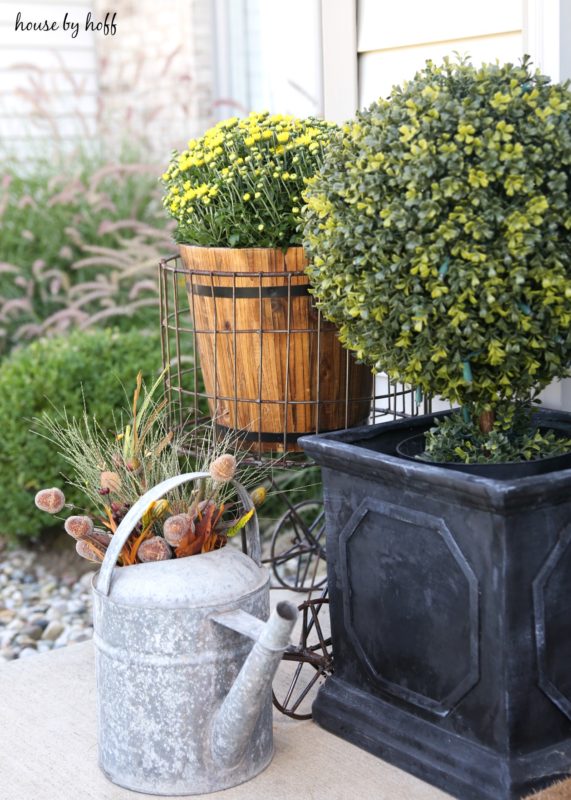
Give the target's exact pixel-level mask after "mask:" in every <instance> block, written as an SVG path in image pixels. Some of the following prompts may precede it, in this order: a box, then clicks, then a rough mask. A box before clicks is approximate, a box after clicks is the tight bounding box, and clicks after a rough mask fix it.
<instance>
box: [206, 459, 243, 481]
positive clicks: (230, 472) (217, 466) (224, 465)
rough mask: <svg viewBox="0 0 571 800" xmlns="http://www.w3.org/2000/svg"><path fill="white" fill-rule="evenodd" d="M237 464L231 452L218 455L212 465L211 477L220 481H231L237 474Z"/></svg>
mask: <svg viewBox="0 0 571 800" xmlns="http://www.w3.org/2000/svg"><path fill="white" fill-rule="evenodd" d="M237 466H238V465H237V463H236V459H235V458H234V456H232V455H230V453H224V455H222V456H218V458H217V459H215V460H214V461H213V462H212V464H211V465H210V469H209V472H210V477H211V478H212V480H213V481H217V482H218V483H226V481H231V480H232V478H233V477H234V475H235V474H236V467H237Z"/></svg>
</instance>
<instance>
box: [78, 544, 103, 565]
mask: <svg viewBox="0 0 571 800" xmlns="http://www.w3.org/2000/svg"><path fill="white" fill-rule="evenodd" d="M75 550H76V552H77V554H78V555H80V556H81V557H82V558H86V559H87V560H88V561H95V562H97V563H98V564H100V563H101V562H102V561H103V558H104V557H105V549H104V548H103V547H101V545H98V544H97V543H96V542H92V541H91V539H78V541H77V542H76V543H75Z"/></svg>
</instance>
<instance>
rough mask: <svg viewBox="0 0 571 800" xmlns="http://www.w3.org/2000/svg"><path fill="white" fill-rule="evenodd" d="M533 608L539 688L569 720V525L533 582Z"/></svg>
mask: <svg viewBox="0 0 571 800" xmlns="http://www.w3.org/2000/svg"><path fill="white" fill-rule="evenodd" d="M564 597H567V602H562V598H564ZM533 604H534V611H535V634H536V647H537V664H538V674H539V685H540V687H541V689H542V690H543V692H544V693H545V694H546V695H547V697H549V699H550V700H551V701H552V702H553V703H555V705H556V706H557V708H559V710H560V711H562V712H563V713H564V714H565V715H566V716H567V717H568V718H569V719H571V525H567V526H566V527H565V528H564V529H563V530H562V531H561V533H560V535H559V539H558V541H557V544H556V545H555V547H554V548H553V550H552V551H551V553H550V554H549V556H548V558H547V560H546V562H545V564H544V565H543V567H542V569H541V571H540V572H539V574H538V575H537V578H536V579H535V580H534V582H533Z"/></svg>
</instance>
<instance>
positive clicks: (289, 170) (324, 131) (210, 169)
mask: <svg viewBox="0 0 571 800" xmlns="http://www.w3.org/2000/svg"><path fill="white" fill-rule="evenodd" d="M336 131H337V128H336V126H335V125H334V124H333V123H328V122H324V121H322V120H318V119H314V118H308V119H298V118H296V117H293V116H289V115H282V114H269V113H267V112H262V113H252V114H250V115H249V116H248V117H246V118H244V119H238V118H237V117H232V118H231V119H227V120H224V121H223V122H219V123H218V124H217V125H215V126H214V127H213V128H211V129H210V130H209V131H207V132H206V133H205V134H204V136H203V137H201V138H200V139H192V140H191V141H189V143H188V148H187V149H186V150H185V151H184V152H182V153H175V154H174V155H173V159H172V161H171V163H170V165H169V167H168V169H167V170H166V172H165V173H164V174H163V176H162V180H163V183H164V185H165V196H164V205H165V207H166V208H167V209H168V211H169V212H170V214H171V215H172V216H173V217H174V218H175V219H176V221H177V223H178V227H177V238H178V240H179V241H186V242H192V243H195V244H202V245H218V246H241V247H247V246H275V247H280V246H284V245H288V244H293V243H297V242H296V241H295V240H296V237H297V231H296V228H297V226H298V224H299V221H300V218H299V214H300V196H301V192H302V191H303V189H304V186H305V181H306V180H307V179H308V178H310V177H312V176H313V175H314V174H315V173H316V171H317V169H318V168H319V166H320V164H321V161H322V157H323V153H324V149H325V147H326V146H327V144H328V142H329V140H330V139H331V137H332V136H333V135H335V134H336Z"/></svg>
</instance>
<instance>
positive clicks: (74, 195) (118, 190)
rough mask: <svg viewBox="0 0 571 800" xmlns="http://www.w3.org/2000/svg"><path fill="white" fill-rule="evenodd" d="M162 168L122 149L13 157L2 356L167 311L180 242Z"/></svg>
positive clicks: (0, 246) (2, 200) (2, 273)
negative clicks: (160, 275)
mask: <svg viewBox="0 0 571 800" xmlns="http://www.w3.org/2000/svg"><path fill="white" fill-rule="evenodd" d="M156 171H157V167H156V166H152V165H149V164H144V163H141V162H140V161H137V160H136V159H135V157H134V155H133V154H123V156H122V157H120V158H118V159H117V160H116V161H110V160H108V158H106V157H105V154H103V155H96V154H88V153H86V152H83V153H82V152H81V151H80V152H79V153H78V154H74V156H73V158H70V157H69V155H68V159H67V161H63V160H62V158H61V157H60V158H59V159H57V158H55V159H54V160H53V161H47V160H42V159H40V158H38V157H33V158H31V159H30V160H28V162H27V163H26V164H24V165H22V164H18V163H17V162H14V161H5V162H4V165H3V168H2V171H1V172H0V355H2V354H3V353H6V352H9V351H10V350H11V349H12V348H13V347H14V345H16V344H18V343H21V342H24V343H25V342H27V341H29V340H32V339H36V338H40V337H42V336H46V335H57V334H59V333H63V332H65V331H67V330H70V329H72V328H75V327H79V328H85V327H88V326H93V325H95V326H99V327H105V326H108V325H113V326H116V327H118V328H122V329H126V328H128V327H133V326H136V325H141V324H143V325H144V324H149V316H150V315H152V314H154V316H155V318H156V319H158V282H157V263H158V260H159V258H160V257H162V256H164V255H165V254H166V255H168V254H169V253H170V252H171V251H172V249H173V248H172V243H171V235H170V232H169V230H168V224H167V220H166V216H165V214H164V211H163V209H162V206H161V201H160V186H159V182H158V181H157V179H156Z"/></svg>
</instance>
